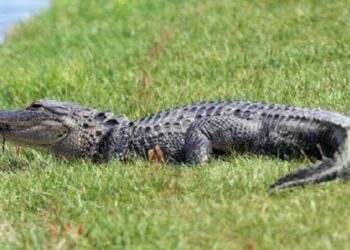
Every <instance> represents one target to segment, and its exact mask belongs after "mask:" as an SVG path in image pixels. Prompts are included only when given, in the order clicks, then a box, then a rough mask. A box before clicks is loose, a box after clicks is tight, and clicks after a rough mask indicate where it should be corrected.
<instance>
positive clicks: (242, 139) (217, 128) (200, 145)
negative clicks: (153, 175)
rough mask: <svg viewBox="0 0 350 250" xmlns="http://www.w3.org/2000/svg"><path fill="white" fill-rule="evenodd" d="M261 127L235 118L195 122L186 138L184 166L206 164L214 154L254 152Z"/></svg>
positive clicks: (209, 118) (215, 118) (206, 119)
mask: <svg viewBox="0 0 350 250" xmlns="http://www.w3.org/2000/svg"><path fill="white" fill-rule="evenodd" d="M258 127H259V124H258V123H257V122H253V121H249V120H246V119H242V118H239V117H236V116H229V117H227V116H215V117H206V118H202V119H200V120H197V121H196V122H194V123H193V124H192V125H191V126H190V127H189V128H188V129H187V131H186V135H185V163H190V164H203V163H206V162H208V161H209V160H210V155H211V154H212V152H213V150H215V151H218V152H224V153H226V152H231V151H233V150H241V151H243V150H246V149H249V148H252V142H253V141H254V139H255V138H256V135H257V131H258Z"/></svg>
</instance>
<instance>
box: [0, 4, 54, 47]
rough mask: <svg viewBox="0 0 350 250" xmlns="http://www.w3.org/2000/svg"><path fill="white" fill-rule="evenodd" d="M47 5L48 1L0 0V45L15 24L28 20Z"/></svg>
mask: <svg viewBox="0 0 350 250" xmlns="http://www.w3.org/2000/svg"><path fill="white" fill-rule="evenodd" d="M49 4H50V0H0V43H2V42H3V41H4V36H5V34H6V32H10V30H11V26H13V25H14V24H15V23H16V22H20V21H25V20H28V19H29V18H30V17H31V16H32V15H35V14H37V13H39V12H40V11H43V10H46V9H47V8H48V7H49Z"/></svg>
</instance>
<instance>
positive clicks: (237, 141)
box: [0, 100, 350, 190]
mask: <svg viewBox="0 0 350 250" xmlns="http://www.w3.org/2000/svg"><path fill="white" fill-rule="evenodd" d="M0 132H1V134H2V135H3V137H4V138H5V139H6V140H9V141H12V142H15V143H20V144H25V145H28V146H31V147H39V148H44V149H46V150H48V151H49V152H51V153H53V154H54V155H56V156H63V157H65V158H68V159H71V158H91V159H92V160H93V161H109V160H111V159H119V160H128V159H132V158H134V157H142V158H152V159H157V158H161V160H163V159H164V160H165V161H166V162H180V163H184V164H204V163H206V162H208V161H209V160H210V158H211V157H212V155H215V154H222V153H230V152H232V151H239V152H247V151H249V152H253V153H258V154H267V155H276V156H278V157H281V158H286V157H300V156H304V157H305V156H307V157H310V158H311V159H319V160H322V161H320V162H317V163H315V165H314V166H312V167H309V168H305V169H301V170H298V171H296V172H294V173H292V174H289V175H287V176H286V177H283V178H281V179H280V180H278V181H277V182H276V183H275V184H274V185H272V190H277V189H281V188H288V187H293V186H303V185H306V184H312V183H321V182H325V181H330V180H334V179H347V178H348V176H349V171H350V170H349V169H350V144H349V135H350V117H349V116H346V115H342V114H339V113H336V112H331V111H323V110H316V109H307V108H300V107H291V106H285V105H275V104H273V105H268V104H262V103H253V102H240V101H223V102H205V103H200V104H193V105H188V106H184V107H180V108H175V109H172V110H168V111H164V112H160V113H157V114H154V115H152V116H148V117H145V118H142V119H140V120H136V121H133V122H129V121H128V120H127V119H126V118H125V117H124V116H114V115H113V114H112V113H110V112H99V111H98V110H96V109H93V108H85V107H82V106H80V105H77V104H70V103H64V102H57V101H51V100H43V101H37V102H35V103H33V104H32V105H31V106H29V107H28V108H26V109H23V110H17V111H9V110H4V111H0Z"/></svg>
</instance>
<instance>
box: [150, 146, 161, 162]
mask: <svg viewBox="0 0 350 250" xmlns="http://www.w3.org/2000/svg"><path fill="white" fill-rule="evenodd" d="M147 155H148V159H149V160H150V161H151V162H152V164H159V163H162V162H164V153H163V151H162V150H161V148H160V147H159V146H158V145H156V146H155V147H154V148H152V149H150V150H148V152H147Z"/></svg>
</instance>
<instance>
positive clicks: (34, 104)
mask: <svg viewBox="0 0 350 250" xmlns="http://www.w3.org/2000/svg"><path fill="white" fill-rule="evenodd" d="M42 107H43V106H42V105H41V104H39V103H33V104H32V105H30V106H29V107H28V109H40V108H42Z"/></svg>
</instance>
